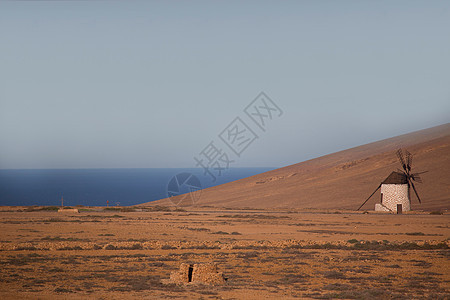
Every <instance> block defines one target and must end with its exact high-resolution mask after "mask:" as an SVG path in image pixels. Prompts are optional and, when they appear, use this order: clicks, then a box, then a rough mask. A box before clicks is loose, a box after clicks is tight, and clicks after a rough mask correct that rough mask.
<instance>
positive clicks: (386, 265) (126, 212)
mask: <svg viewBox="0 0 450 300" xmlns="http://www.w3.org/2000/svg"><path fill="white" fill-rule="evenodd" d="M48 209H49V208H45V209H42V208H41V207H3V208H1V212H0V217H1V218H0V220H1V228H2V230H1V235H0V236H1V238H0V264H1V269H2V272H1V275H0V298H2V299H64V298H85V299H89V298H92V299H120V298H148V299H153V298H155V299H157V298H190V299H201V298H203V299H222V298H223V299H264V298H285V299H288V298H303V299H329V298H343V299H392V298H400V299H448V298H449V297H450V291H449V288H450V263H449V254H450V250H449V237H450V229H449V224H450V215H449V214H437V213H430V212H422V213H418V212H416V213H408V214H403V215H394V214H380V213H374V212H369V213H363V212H354V211H343V210H280V211H275V210H219V209H214V208H209V207H197V208H189V209H187V210H180V209H175V208H173V207H172V208H169V207H147V208H145V207H141V208H139V209H137V208H110V209H108V210H105V208H92V207H90V208H88V207H84V208H80V210H81V211H80V213H58V212H57V211H51V210H48ZM181 263H216V264H217V266H218V269H219V271H221V272H223V274H224V276H225V278H226V279H227V280H226V282H225V284H222V285H217V286H209V285H202V284H186V285H182V284H181V285H180V284H175V283H171V282H170V281H168V279H169V277H170V273H171V272H173V271H175V270H177V269H178V267H179V266H180V264H181Z"/></svg>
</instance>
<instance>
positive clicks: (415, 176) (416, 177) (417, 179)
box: [410, 171, 428, 183]
mask: <svg viewBox="0 0 450 300" xmlns="http://www.w3.org/2000/svg"><path fill="white" fill-rule="evenodd" d="M426 172H428V171H423V172H417V173H413V174H411V176H410V177H411V179H412V180H414V181H416V182H418V183H422V178H421V177H420V174H423V173H426Z"/></svg>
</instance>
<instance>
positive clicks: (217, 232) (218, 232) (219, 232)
mask: <svg viewBox="0 0 450 300" xmlns="http://www.w3.org/2000/svg"><path fill="white" fill-rule="evenodd" d="M213 234H229V233H228V232H225V231H216V232H213Z"/></svg>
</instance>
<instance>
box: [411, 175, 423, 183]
mask: <svg viewBox="0 0 450 300" xmlns="http://www.w3.org/2000/svg"><path fill="white" fill-rule="evenodd" d="M411 179H412V180H414V181H415V182H418V183H422V178H420V176H419V175H416V174H411Z"/></svg>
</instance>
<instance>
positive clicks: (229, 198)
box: [146, 123, 450, 211]
mask: <svg viewBox="0 0 450 300" xmlns="http://www.w3.org/2000/svg"><path fill="white" fill-rule="evenodd" d="M400 147H401V148H407V149H408V151H410V152H411V153H412V154H413V158H414V161H413V171H414V172H417V171H426V170H427V171H428V173H425V174H423V175H422V179H423V183H422V184H417V185H416V188H417V190H418V192H419V195H420V196H421V199H422V204H419V203H418V201H417V199H416V198H415V196H414V195H413V200H412V209H413V210H428V211H430V210H438V209H448V208H450V123H448V124H445V125H441V126H437V127H433V128H429V129H425V130H421V131H416V132H413V133H409V134H405V135H401V136H397V137H393V138H390V139H386V140H382V141H378V142H374V143H370V144H366V145H363V146H359V147H355V148H351V149H348V150H344V151H340V152H336V153H333V154H329V155H326V156H322V157H319V158H316V159H312V160H309V161H305V162H302V163H298V164H294V165H291V166H287V167H284V168H280V169H276V170H273V171H269V172H266V173H263V174H259V175H255V176H252V177H249V178H245V179H241V180H238V181H234V182H231V183H227V184H224V185H220V186H216V187H212V188H209V189H205V190H203V192H202V195H201V198H200V199H199V200H198V202H196V203H195V205H196V206H214V207H227V208H295V209H305V208H319V209H325V208H332V209H355V210H356V209H357V208H358V207H359V205H360V204H361V203H362V202H363V201H364V200H365V199H366V198H367V197H368V196H369V195H370V194H371V193H372V192H373V191H374V190H375V188H376V187H377V186H378V185H379V184H380V182H381V181H382V180H383V179H385V178H386V177H387V176H388V175H389V174H390V173H391V171H395V170H397V169H398V168H400V164H399V162H398V160H397V157H396V154H395V150H396V149H398V148H400ZM379 199H380V192H379V191H378V192H377V193H376V194H375V195H374V196H373V197H372V198H371V200H370V201H369V202H367V204H366V205H365V206H364V207H363V208H362V209H365V210H373V209H374V205H375V203H376V202H378V201H379ZM188 200H189V201H188ZM168 201H169V200H167V199H163V200H159V201H155V202H151V203H147V204H146V205H156V204H158V205H165V204H168V203H170V202H168ZM181 205H184V206H188V205H192V202H190V199H189V198H187V200H186V201H184V203H182V204H181Z"/></svg>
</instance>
